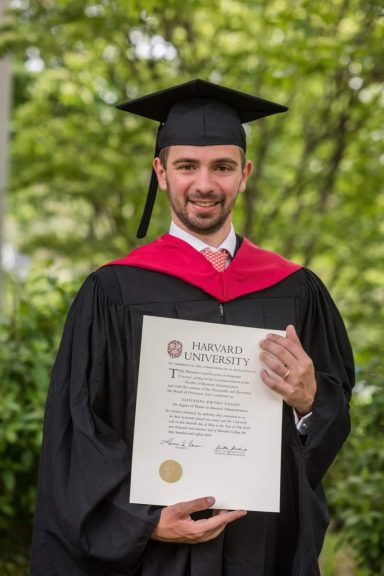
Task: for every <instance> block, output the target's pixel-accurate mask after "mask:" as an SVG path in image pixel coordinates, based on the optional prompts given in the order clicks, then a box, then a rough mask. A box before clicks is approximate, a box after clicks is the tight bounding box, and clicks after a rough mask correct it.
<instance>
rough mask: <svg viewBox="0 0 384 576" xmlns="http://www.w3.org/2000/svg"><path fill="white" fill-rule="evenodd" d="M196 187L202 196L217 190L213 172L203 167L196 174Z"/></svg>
mask: <svg viewBox="0 0 384 576" xmlns="http://www.w3.org/2000/svg"><path fill="white" fill-rule="evenodd" d="M195 186H196V191H198V192H201V193H202V194H207V192H212V191H213V190H214V189H215V185H214V182H213V178H212V173H211V171H210V170H208V169H207V168H204V167H201V168H200V170H199V171H198V172H197V174H196V181H195Z"/></svg>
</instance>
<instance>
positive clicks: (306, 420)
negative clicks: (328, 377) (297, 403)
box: [169, 221, 312, 436]
mask: <svg viewBox="0 0 384 576" xmlns="http://www.w3.org/2000/svg"><path fill="white" fill-rule="evenodd" d="M169 234H170V235H171V236H175V237H176V238H179V239H180V240H184V242H187V243H188V244H189V245H190V246H192V248H195V250H197V251H198V252H201V251H202V250H204V249H206V248H208V249H209V250H211V252H218V251H219V250H221V249H223V248H224V249H225V250H227V252H228V258H227V261H226V263H225V266H226V267H227V266H228V264H229V263H230V261H231V260H232V258H233V256H234V254H235V250H236V234H235V230H234V228H233V224H231V229H230V231H229V232H228V235H227V236H226V238H225V239H224V240H223V242H222V243H221V244H220V246H218V247H217V248H214V247H213V246H209V245H208V244H206V243H205V242H203V241H202V240H200V238H197V237H196V236H194V235H193V234H191V233H190V232H187V231H186V230H183V229H182V228H180V227H179V226H177V224H175V223H174V222H173V221H172V222H171V226H170V229H169ZM293 414H294V416H295V423H296V428H297V430H298V432H299V433H300V434H301V435H303V436H305V435H306V434H308V430H309V424H310V420H311V415H312V412H310V413H309V414H306V415H305V416H303V417H302V418H299V416H298V415H297V412H296V410H295V409H294V408H293Z"/></svg>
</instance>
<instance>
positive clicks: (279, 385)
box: [260, 370, 291, 399]
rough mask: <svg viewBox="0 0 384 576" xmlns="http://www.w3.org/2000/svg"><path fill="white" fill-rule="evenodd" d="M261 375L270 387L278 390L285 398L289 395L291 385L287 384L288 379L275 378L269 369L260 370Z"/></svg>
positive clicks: (274, 390)
mask: <svg viewBox="0 0 384 576" xmlns="http://www.w3.org/2000/svg"><path fill="white" fill-rule="evenodd" d="M260 376H261V379H262V381H263V382H264V384H266V385H267V386H268V388H270V389H271V390H273V392H276V393H277V394H279V395H280V396H282V397H283V398H284V399H285V398H286V397H287V396H288V395H289V392H290V391H291V386H290V385H289V384H287V381H286V380H283V379H282V378H279V379H276V378H273V376H271V375H270V374H269V372H268V371H267V370H262V371H261V372H260Z"/></svg>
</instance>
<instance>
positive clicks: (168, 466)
mask: <svg viewBox="0 0 384 576" xmlns="http://www.w3.org/2000/svg"><path fill="white" fill-rule="evenodd" d="M159 474H160V477H161V478H162V479H163V480H164V482H178V481H179V480H180V478H181V477H182V475H183V469H182V467H181V465H180V464H179V463H178V462H176V460H164V462H163V463H162V464H160V468H159Z"/></svg>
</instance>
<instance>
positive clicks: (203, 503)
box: [169, 496, 215, 517]
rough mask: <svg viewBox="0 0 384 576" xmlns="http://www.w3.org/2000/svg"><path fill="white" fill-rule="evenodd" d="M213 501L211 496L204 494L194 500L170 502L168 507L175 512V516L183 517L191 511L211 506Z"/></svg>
mask: <svg viewBox="0 0 384 576" xmlns="http://www.w3.org/2000/svg"><path fill="white" fill-rule="evenodd" d="M214 503H215V499H214V498H213V496H206V497H204V498H195V499H194V500H188V501H186V502H178V503H177V504H172V505H171V506H169V509H172V511H173V512H174V513H175V516H179V517H185V516H189V515H190V514H192V513H193V512H199V511H200V510H206V509H207V508H210V507H211V506H213V504H214Z"/></svg>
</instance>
